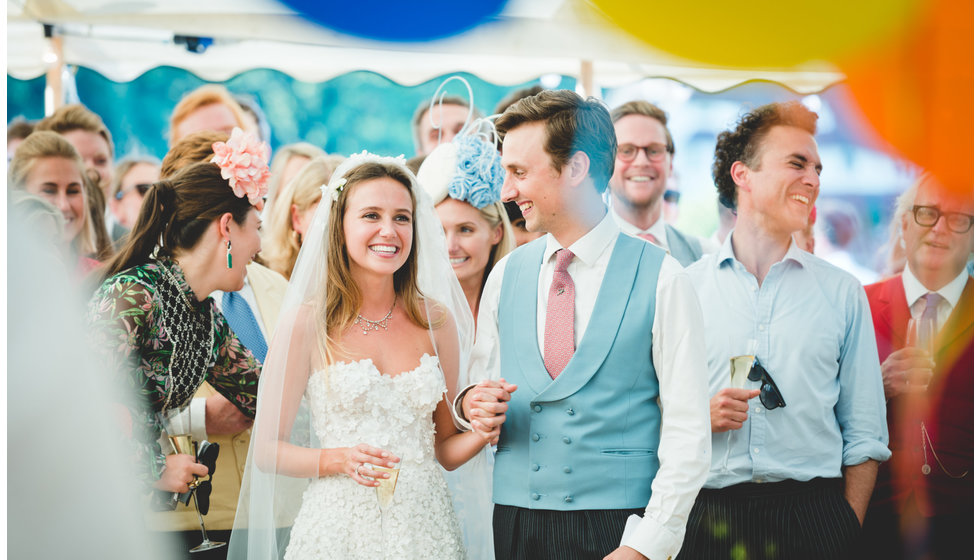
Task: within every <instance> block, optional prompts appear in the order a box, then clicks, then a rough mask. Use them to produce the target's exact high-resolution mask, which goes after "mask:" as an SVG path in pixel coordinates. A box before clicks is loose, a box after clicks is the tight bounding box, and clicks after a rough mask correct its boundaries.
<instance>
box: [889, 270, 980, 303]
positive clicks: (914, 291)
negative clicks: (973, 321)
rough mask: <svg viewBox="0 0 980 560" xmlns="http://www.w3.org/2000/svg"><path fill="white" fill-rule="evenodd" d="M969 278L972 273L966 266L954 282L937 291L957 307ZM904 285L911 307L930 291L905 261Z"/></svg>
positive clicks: (903, 271)
mask: <svg viewBox="0 0 980 560" xmlns="http://www.w3.org/2000/svg"><path fill="white" fill-rule="evenodd" d="M969 279H970V273H969V272H968V271H967V269H966V267H963V270H961V271H960V273H959V275H957V276H956V278H953V280H952V282H950V283H949V284H946V285H945V286H943V287H942V288H939V289H938V290H936V293H937V294H939V295H941V296H943V299H945V300H946V301H948V302H949V304H950V305H951V306H952V307H954V308H955V307H956V304H957V303H959V301H960V295H962V294H963V289H964V288H966V283H967V281H968V280H969ZM902 286H904V287H905V301H906V302H907V303H908V304H909V309H911V308H912V305H913V304H914V303H915V302H916V301H918V300H919V298H921V297H922V296H924V295H926V294H928V293H929V290H928V289H926V287H925V286H923V285H922V282H919V279H918V278H916V277H915V275H914V274H912V269H910V268H909V265H908V263H905V269H904V270H902Z"/></svg>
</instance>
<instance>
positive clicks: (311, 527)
mask: <svg viewBox="0 0 980 560" xmlns="http://www.w3.org/2000/svg"><path fill="white" fill-rule="evenodd" d="M444 390H445V378H444V377H443V373H442V371H441V370H440V369H439V360H438V358H436V357H434V356H430V355H428V354H425V355H423V356H422V358H421V360H420V363H419V366H418V367H416V368H415V369H414V370H412V371H408V372H405V373H402V374H400V375H398V376H396V377H390V376H387V375H382V374H381V373H380V372H379V371H378V369H377V367H375V365H374V363H373V362H372V361H371V360H369V359H366V360H361V361H358V362H342V363H335V364H331V365H330V366H329V368H328V370H327V372H324V371H318V372H315V373H314V374H313V376H312V377H311V378H310V380H309V384H308V386H307V389H306V396H307V399H308V400H309V403H310V408H311V410H312V415H313V426H314V429H315V431H316V434H317V436H318V437H319V438H320V444H321V445H322V447H324V448H332V447H352V446H354V445H357V444H359V443H367V444H369V445H373V446H375V447H380V448H382V449H387V450H389V451H391V452H392V453H394V454H395V455H397V456H398V457H399V458H401V463H400V464H398V466H399V467H400V468H401V471H400V472H399V475H398V483H397V486H396V488H395V493H394V497H393V499H392V501H391V505H390V506H389V508H388V510H387V511H386V512H385V514H384V524H383V526H382V518H381V512H380V510H379V508H378V501H377V497H376V494H375V489H374V488H370V487H367V486H362V485H360V484H357V483H356V482H354V480H352V479H351V478H350V477H349V476H347V475H334V476H327V477H323V478H319V479H316V480H314V481H312V482H311V483H310V485H309V487H308V488H307V489H306V491H305V492H304V494H303V502H302V506H301V507H300V511H299V514H298V516H297V517H296V522H295V524H294V526H293V530H292V535H291V537H290V541H289V546H288V548H287V549H286V556H285V558H286V560H300V559H302V560H314V559H328V558H329V559H333V558H336V559H359V558H363V559H370V560H380V559H383V558H387V559H414V558H426V559H441V558H445V559H461V558H465V553H464V551H463V545H462V542H461V537H460V528H459V522H458V521H457V519H456V514H455V513H454V512H453V507H452V503H451V500H450V496H449V490H448V488H447V486H446V482H445V480H444V479H443V476H442V472H441V469H440V467H439V464H438V463H437V462H436V460H435V452H434V439H435V424H434V423H433V421H432V413H433V411H435V408H436V405H437V404H438V403H439V401H440V400H441V399H442V394H443V391H444Z"/></svg>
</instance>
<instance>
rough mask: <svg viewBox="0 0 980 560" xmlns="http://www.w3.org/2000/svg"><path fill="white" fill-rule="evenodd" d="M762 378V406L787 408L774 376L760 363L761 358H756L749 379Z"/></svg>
mask: <svg viewBox="0 0 980 560" xmlns="http://www.w3.org/2000/svg"><path fill="white" fill-rule="evenodd" d="M760 379H761V380H762V387H760V392H759V400H760V401H762V406H764V407H766V409H767V410H772V409H774V408H785V407H786V401H784V400H783V395H782V393H780V392H779V387H776V382H775V381H773V380H772V376H771V375H769V372H768V371H766V368H764V367H762V364H760V363H759V358H756V359H755V360H754V361H753V362H752V369H750V370H749V381H759V380H760Z"/></svg>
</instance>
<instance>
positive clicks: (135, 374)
mask: <svg viewBox="0 0 980 560" xmlns="http://www.w3.org/2000/svg"><path fill="white" fill-rule="evenodd" d="M236 148H240V146H239V147H236V146H227V145H225V146H221V151H222V154H223V155H226V156H230V154H228V153H227V152H231V151H234V152H236V153H239V152H240V153H244V152H246V151H247V150H241V149H236ZM216 151H217V148H216ZM233 159H234V158H233V157H223V158H220V159H219V163H195V164H192V165H190V166H188V167H186V168H185V169H183V170H182V171H180V172H179V173H178V174H177V175H175V176H173V177H170V178H167V179H163V180H161V181H159V182H157V183H155V184H154V185H153V187H152V188H151V189H150V190H149V191H148V192H147V195H146V201H145V202H144V205H143V211H142V212H141V213H140V215H139V218H138V219H137V221H136V224H135V225H134V227H133V230H132V232H131V233H130V235H129V237H128V240H127V243H126V245H125V246H124V247H123V248H122V250H120V251H119V253H118V254H117V255H116V256H115V257H114V258H113V259H112V261H110V262H109V264H108V265H107V267H106V268H105V270H104V274H105V281H104V282H103V283H102V286H101V287H100V288H99V290H98V291H97V292H96V294H95V296H94V297H93V298H92V301H91V303H90V305H89V321H90V323H91V326H92V328H91V331H90V332H91V335H92V336H91V341H90V343H91V347H92V348H93V349H94V350H95V351H96V352H97V353H98V355H99V358H100V360H101V362H102V363H103V364H104V366H105V368H106V370H107V371H109V372H111V373H112V375H114V376H117V379H118V382H119V383H120V384H123V385H126V386H130V387H133V388H134V389H135V391H136V392H137V393H138V394H137V395H136V396H135V397H136V398H133V399H130V400H129V401H127V402H125V403H123V404H125V406H126V408H127V415H126V419H127V420H126V421H127V422H128V423H129V424H130V425H131V428H130V430H131V433H132V438H131V440H130V441H129V446H130V449H131V457H132V460H133V467H134V468H135V469H136V470H137V472H138V474H139V476H140V478H141V480H142V481H143V482H144V485H145V487H146V488H147V489H149V488H153V489H156V490H161V491H164V492H173V493H180V492H185V491H187V490H189V489H190V487H191V483H192V482H193V481H194V477H195V476H206V475H207V474H208V469H207V467H205V466H204V465H201V464H199V463H197V462H196V458H195V457H193V456H190V455H182V454H175V455H165V454H164V453H163V451H162V449H161V447H160V444H159V442H158V440H159V439H160V437H161V434H162V432H163V425H162V420H161V416H162V415H166V414H168V413H169V412H171V411H174V410H179V409H182V408H184V407H186V406H187V405H188V404H189V403H190V400H191V397H192V396H193V395H194V393H195V391H197V389H198V387H199V386H200V384H201V383H203V382H204V381H207V382H209V383H211V384H212V385H213V386H214V387H215V388H216V389H217V390H218V391H219V392H220V393H221V394H223V395H224V396H225V397H227V398H228V400H229V401H231V402H232V403H234V405H235V406H236V407H237V408H238V409H239V410H240V411H241V412H242V413H243V414H245V415H246V416H249V417H252V416H254V414H255V397H256V389H257V384H258V374H259V370H260V367H261V366H260V364H259V361H258V360H257V359H256V358H255V356H254V355H253V354H252V352H250V351H249V350H248V349H247V348H245V347H244V345H243V344H242V343H241V341H240V340H239V339H238V337H237V336H235V333H233V332H232V331H231V329H230V328H229V326H228V323H227V322H226V321H225V318H224V316H223V315H222V314H221V313H219V312H218V311H217V309H216V307H215V304H214V301H213V300H212V299H211V298H210V296H209V294H211V293H212V292H213V291H215V290H218V289H223V290H238V289H241V287H242V284H243V283H244V280H245V265H246V264H247V263H248V262H249V261H251V260H252V258H253V257H254V256H255V254H256V253H258V251H259V243H260V239H259V226H260V221H259V213H258V212H259V210H258V208H257V207H256V206H255V205H256V204H258V205H261V202H262V196H263V195H264V194H265V192H264V191H265V185H264V182H265V180H267V179H268V169H267V168H265V167H264V165H265V164H264V162H259V166H258V167H255V168H251V167H249V168H242V167H237V166H234V165H233V164H232V163H231V162H230V161H229V160H233ZM253 161H254V160H253ZM222 166H224V167H222ZM223 171H226V172H229V175H230V178H229V179H225V178H224V177H223ZM171 503H172V504H173V505H174V506H175V505H176V502H175V501H174V502H171Z"/></svg>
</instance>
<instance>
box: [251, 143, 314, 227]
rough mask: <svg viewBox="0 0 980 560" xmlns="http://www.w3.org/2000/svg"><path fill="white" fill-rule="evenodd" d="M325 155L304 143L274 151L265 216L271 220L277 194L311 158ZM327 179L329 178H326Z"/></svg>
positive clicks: (288, 145) (289, 145) (287, 145)
mask: <svg viewBox="0 0 980 560" xmlns="http://www.w3.org/2000/svg"><path fill="white" fill-rule="evenodd" d="M325 155H327V153H326V152H324V151H323V150H321V149H320V148H317V147H316V146H314V145H313V144H308V143H306V142H297V143H295V144H286V145H285V146H282V147H281V148H279V149H278V150H276V155H274V156H273V157H272V165H271V167H270V169H271V170H272V178H271V179H269V197H268V200H266V203H267V204H268V206H269V207H268V210H267V214H268V215H269V217H270V219H271V212H272V209H273V208H274V207H275V204H276V198H278V197H279V193H280V192H281V191H282V189H283V188H285V187H286V185H288V184H289V182H290V181H292V180H293V177H295V176H296V174H297V173H299V170H300V169H303V168H304V167H306V164H307V163H310V161H311V160H312V159H313V158H317V157H321V156H325ZM327 178H328V179H329V176H328V177H327Z"/></svg>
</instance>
